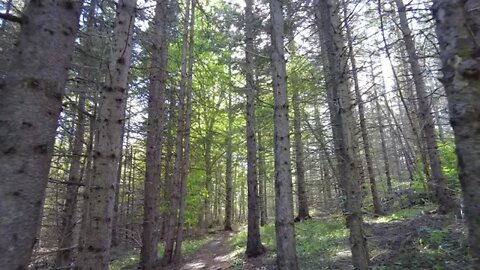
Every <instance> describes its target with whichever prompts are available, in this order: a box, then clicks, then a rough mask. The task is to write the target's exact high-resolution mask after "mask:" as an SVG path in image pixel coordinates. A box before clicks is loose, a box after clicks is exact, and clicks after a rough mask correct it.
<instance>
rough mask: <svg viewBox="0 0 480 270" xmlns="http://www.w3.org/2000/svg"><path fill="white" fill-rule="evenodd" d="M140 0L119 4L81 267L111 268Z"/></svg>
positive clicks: (102, 98) (101, 115) (102, 106)
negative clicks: (129, 84)
mask: <svg viewBox="0 0 480 270" xmlns="http://www.w3.org/2000/svg"><path fill="white" fill-rule="evenodd" d="M135 7H136V0H123V1H121V3H119V4H118V5H117V12H116V13H117V15H116V23H115V28H114V33H113V37H114V38H113V47H112V52H111V55H110V62H109V65H108V73H107V74H106V83H105V86H104V87H103V89H102V92H101V106H100V108H99V115H98V135H97V143H96V144H95V149H94V154H93V178H92V183H91V186H90V190H89V192H88V196H89V199H88V204H89V205H88V208H89V215H90V218H89V220H87V221H86V222H87V227H86V232H85V235H86V238H85V246H84V247H83V249H82V250H81V251H80V252H81V254H80V259H79V262H81V263H79V264H78V266H79V267H80V268H81V269H108V265H109V263H110V254H109V253H110V244H111V233H112V220H113V207H114V203H115V190H116V189H117V188H118V187H116V182H117V181H116V180H117V179H116V178H117V173H118V164H119V158H120V153H121V151H122V145H121V143H122V137H123V134H122V131H123V125H124V122H125V109H126V103H127V98H128V95H127V92H128V91H127V84H128V72H129V69H130V62H131V59H130V58H131V53H132V36H133V26H134V21H135Z"/></svg>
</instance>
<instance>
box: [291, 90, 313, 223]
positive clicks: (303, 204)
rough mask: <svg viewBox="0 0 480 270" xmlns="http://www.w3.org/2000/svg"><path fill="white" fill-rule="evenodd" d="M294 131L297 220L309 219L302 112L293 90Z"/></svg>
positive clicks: (296, 93) (297, 97)
mask: <svg viewBox="0 0 480 270" xmlns="http://www.w3.org/2000/svg"><path fill="white" fill-rule="evenodd" d="M292 104H293V130H294V132H293V133H294V137H295V176H296V180H297V199H298V216H297V217H296V218H295V220H298V221H302V220H305V219H309V218H311V217H310V214H309V211H308V197H307V188H306V184H305V166H304V164H303V159H304V157H303V140H302V111H301V108H300V97H299V94H298V90H297V89H295V88H294V89H293V95H292Z"/></svg>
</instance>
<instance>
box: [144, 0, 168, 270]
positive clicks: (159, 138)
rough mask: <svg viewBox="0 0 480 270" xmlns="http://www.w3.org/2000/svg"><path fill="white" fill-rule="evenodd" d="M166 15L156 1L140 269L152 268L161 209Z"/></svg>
mask: <svg viewBox="0 0 480 270" xmlns="http://www.w3.org/2000/svg"><path fill="white" fill-rule="evenodd" d="M167 13H168V1H157V4H156V7H155V24H154V37H153V47H152V56H153V57H152V62H151V66H150V85H149V100H148V120H147V121H148V126H147V142H146V174H145V182H144V202H143V204H144V214H143V231H142V249H141V251H140V267H141V268H142V269H147V270H148V269H154V268H155V262H156V259H157V247H158V231H157V230H158V225H159V216H160V213H159V208H160V198H159V197H160V163H161V158H162V147H163V141H164V139H163V137H164V127H165V125H164V122H165V104H164V103H165V92H166V84H167V61H168V39H167Z"/></svg>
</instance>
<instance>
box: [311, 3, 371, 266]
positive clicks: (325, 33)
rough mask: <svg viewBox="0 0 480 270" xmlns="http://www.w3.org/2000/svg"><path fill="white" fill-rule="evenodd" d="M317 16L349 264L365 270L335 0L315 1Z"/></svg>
mask: <svg viewBox="0 0 480 270" xmlns="http://www.w3.org/2000/svg"><path fill="white" fill-rule="evenodd" d="M316 8H317V16H318V19H319V20H320V22H319V25H320V26H321V30H322V37H323V39H322V44H321V45H322V51H323V52H324V53H326V54H327V57H326V58H327V60H328V61H327V63H326V66H325V73H326V74H327V79H326V87H327V98H328V101H329V102H328V105H329V109H330V112H331V117H332V119H331V120H332V132H333V138H334V144H335V152H336V156H337V164H338V172H339V173H340V183H339V184H340V186H341V188H342V190H343V193H344V196H345V200H346V201H345V208H344V215H345V217H346V221H347V227H348V228H349V230H350V244H351V250H352V261H353V266H354V268H355V269H360V270H366V269H368V265H369V256H368V248H367V242H366V238H365V233H364V230H363V220H362V211H361V206H362V194H361V188H360V185H359V179H356V178H357V177H358V175H359V174H358V173H357V172H355V170H358V166H357V165H356V162H357V160H356V156H355V155H356V154H355V152H354V151H355V148H354V138H353V136H354V134H353V132H352V131H353V127H352V125H353V123H354V122H353V112H352V104H351V97H350V93H349V85H348V77H347V74H346V73H345V70H346V65H347V62H348V60H347V57H346V54H345V50H346V48H345V42H344V39H343V37H342V35H341V32H340V31H341V28H340V26H341V23H340V18H339V9H340V8H339V4H338V1H337V0H318V2H317V7H316Z"/></svg>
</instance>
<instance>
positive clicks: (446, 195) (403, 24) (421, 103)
mask: <svg viewBox="0 0 480 270" xmlns="http://www.w3.org/2000/svg"><path fill="white" fill-rule="evenodd" d="M395 3H396V4H397V10H398V15H399V18H400V29H401V30H402V33H403V40H404V42H405V48H406V50H407V54H408V62H409V63H410V68H411V69H412V77H413V82H414V84H415V90H416V91H417V97H418V107H419V111H420V113H419V117H420V120H421V122H422V123H424V124H423V134H424V136H425V141H426V145H427V152H428V157H429V159H430V169H431V173H432V178H433V179H432V180H431V181H430V182H429V186H430V190H431V191H434V200H435V201H436V202H437V203H438V208H439V209H438V210H439V212H440V213H443V214H445V213H448V212H451V211H453V210H455V208H456V204H455V201H454V200H453V198H452V196H451V195H450V192H449V191H448V189H447V186H446V183H445V178H444V176H443V172H442V165H441V163H440V156H439V153H438V145H437V139H436V136H435V126H434V122H433V116H432V112H431V108H430V106H429V104H428V103H427V98H428V93H427V89H426V85H425V80H424V79H423V75H422V70H421V68H420V63H419V62H418V55H417V53H416V48H415V41H414V39H413V36H412V31H411V30H410V27H409V26H408V20H407V13H406V8H405V5H404V4H403V0H395Z"/></svg>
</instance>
